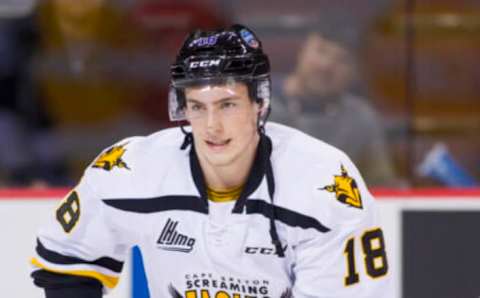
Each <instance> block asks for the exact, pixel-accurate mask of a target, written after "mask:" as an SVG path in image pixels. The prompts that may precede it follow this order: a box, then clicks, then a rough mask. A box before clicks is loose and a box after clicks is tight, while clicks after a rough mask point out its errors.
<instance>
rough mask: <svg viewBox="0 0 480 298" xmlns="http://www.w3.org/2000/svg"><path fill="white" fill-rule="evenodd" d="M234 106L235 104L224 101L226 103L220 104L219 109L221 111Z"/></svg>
mask: <svg viewBox="0 0 480 298" xmlns="http://www.w3.org/2000/svg"><path fill="white" fill-rule="evenodd" d="M236 106H237V104H236V103H234V102H231V101H226V102H222V104H221V105H220V108H221V109H231V108H234V107H236Z"/></svg>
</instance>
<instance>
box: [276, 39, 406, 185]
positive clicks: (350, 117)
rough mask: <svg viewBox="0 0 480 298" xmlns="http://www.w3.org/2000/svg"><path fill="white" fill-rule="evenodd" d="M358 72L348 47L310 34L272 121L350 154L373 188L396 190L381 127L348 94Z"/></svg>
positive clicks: (363, 105)
mask: <svg viewBox="0 0 480 298" xmlns="http://www.w3.org/2000/svg"><path fill="white" fill-rule="evenodd" d="M354 72H355V66H354V60H353V56H352V54H351V53H350V52H349V50H348V49H347V47H346V46H345V45H344V44H341V43H339V42H337V41H335V40H332V39H327V38H326V37H325V36H324V35H322V34H320V33H317V32H314V33H311V34H309V35H308V37H307V38H306V40H305V42H304V44H303V46H302V47H301V50H300V52H299V55H298V61H297V65H296V67H295V69H294V71H293V72H292V73H291V74H289V75H288V76H287V78H286V79H285V80H284V83H283V85H282V86H280V88H278V89H279V90H274V96H275V98H274V100H275V101H276V103H275V109H273V110H272V120H274V121H278V122H280V123H285V124H288V125H291V126H293V127H296V128H299V129H300V130H302V131H304V132H306V133H308V134H311V135H313V136H315V137H317V138H319V139H321V140H324V141H326V142H327V143H330V144H332V145H334V146H336V147H339V148H341V149H342V150H345V152H346V153H347V154H348V155H349V156H350V157H351V158H352V159H353V160H354V162H355V163H356V164H357V166H358V167H359V168H360V170H361V171H362V173H363V175H364V176H365V179H366V181H367V182H368V184H369V185H371V186H393V185H395V183H396V182H397V181H396V179H395V175H394V171H393V167H392V163H391V161H390V156H389V153H388V149H387V146H386V143H385V136H384V132H383V129H382V122H381V120H380V118H379V117H378V116H377V113H376V112H375V110H374V109H373V108H372V106H370V104H369V103H368V102H367V100H366V99H365V98H362V97H359V96H357V95H354V94H351V93H350V92H349V91H348V89H349V88H350V87H351V85H352V82H353V79H354V75H355V73H354Z"/></svg>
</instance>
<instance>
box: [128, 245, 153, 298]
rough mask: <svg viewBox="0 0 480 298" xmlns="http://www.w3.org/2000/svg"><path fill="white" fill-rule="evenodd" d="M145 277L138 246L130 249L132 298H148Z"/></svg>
mask: <svg viewBox="0 0 480 298" xmlns="http://www.w3.org/2000/svg"><path fill="white" fill-rule="evenodd" d="M149 297H150V293H149V292H148V285H147V277H146V275H145V269H144V267H143V257H142V252H141V251H140V248H138V246H135V247H134V248H133V249H132V298H149Z"/></svg>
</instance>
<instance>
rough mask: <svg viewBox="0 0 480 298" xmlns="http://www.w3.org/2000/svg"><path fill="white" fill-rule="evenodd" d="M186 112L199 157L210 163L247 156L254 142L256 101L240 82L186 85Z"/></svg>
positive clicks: (227, 163) (241, 159) (242, 159)
mask: <svg viewBox="0 0 480 298" xmlns="http://www.w3.org/2000/svg"><path fill="white" fill-rule="evenodd" d="M185 97H186V102H187V106H186V116H187V119H188V121H189V122H190V124H191V126H192V133H193V137H194V143H195V149H196V150H197V154H198V155H199V158H200V159H201V160H203V161H206V162H207V163H208V164H209V165H210V166H213V167H224V166H235V164H236V163H237V164H238V163H239V162H245V161H247V160H249V159H250V158H251V157H252V155H253V154H255V150H256V147H257V144H258V140H259V135H258V133H257V118H258V113H259V105H258V104H257V103H254V102H252V100H250V97H249V95H248V88H247V86H246V85H245V84H243V83H238V82H237V83H232V84H227V85H208V86H201V87H189V88H187V89H186V90H185Z"/></svg>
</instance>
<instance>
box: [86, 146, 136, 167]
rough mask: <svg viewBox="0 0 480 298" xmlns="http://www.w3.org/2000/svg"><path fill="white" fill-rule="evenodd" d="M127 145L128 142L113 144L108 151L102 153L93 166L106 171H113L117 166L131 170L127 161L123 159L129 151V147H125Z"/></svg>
mask: <svg viewBox="0 0 480 298" xmlns="http://www.w3.org/2000/svg"><path fill="white" fill-rule="evenodd" d="M126 145H127V144H123V145H119V146H113V147H112V148H110V149H108V150H107V151H106V152H104V153H102V155H100V156H99V157H98V158H97V160H95V163H94V164H93V166H92V168H99V169H104V170H105V171H111V170H112V169H113V168H115V167H117V168H120V169H122V168H124V169H127V170H130V168H129V167H128V165H127V163H126V162H125V161H123V159H122V157H123V154H125V151H127V149H125V146H126Z"/></svg>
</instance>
